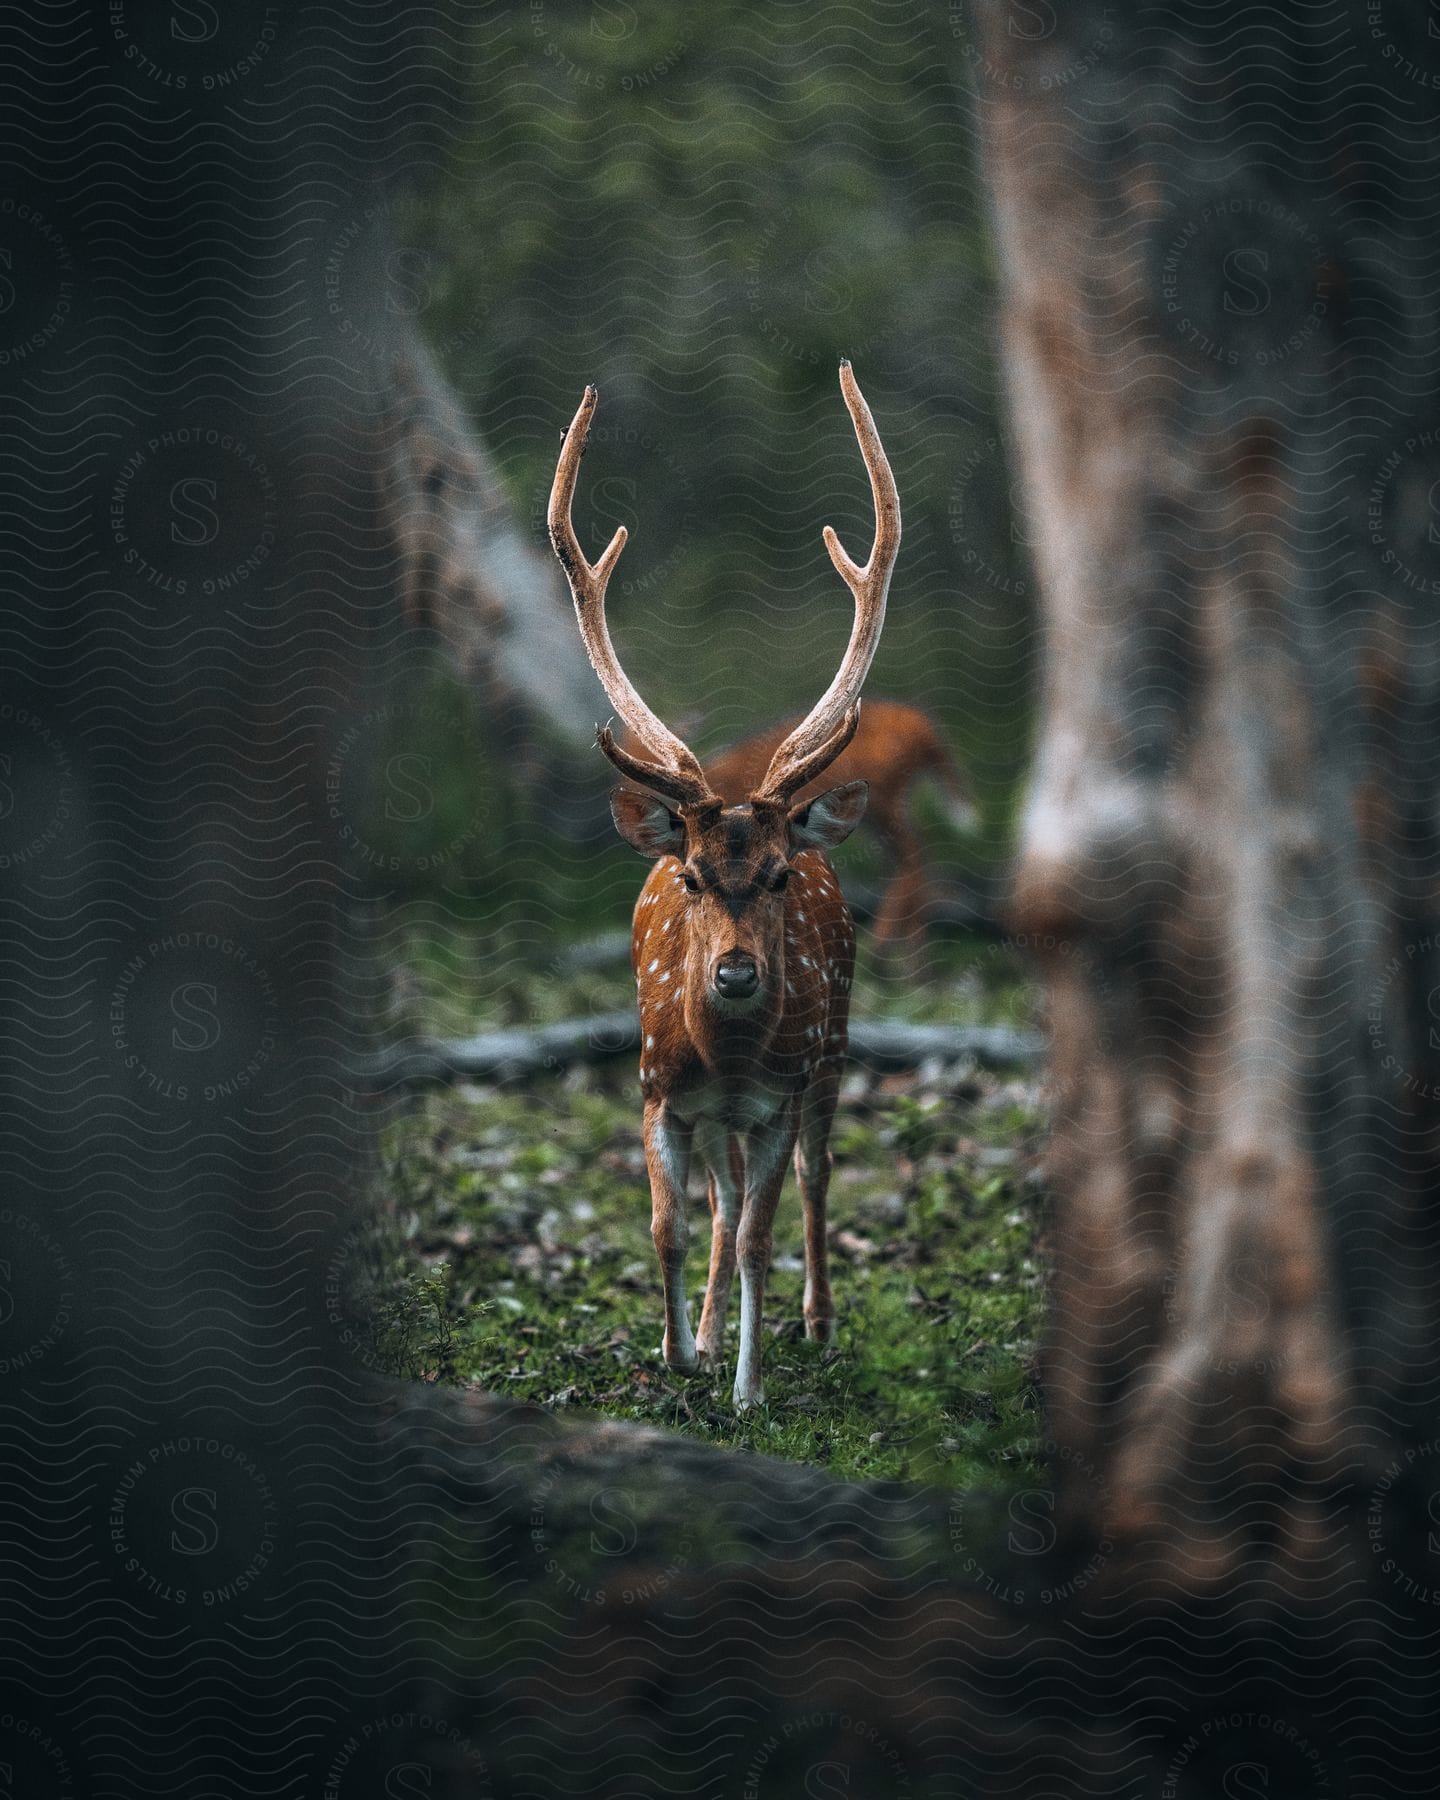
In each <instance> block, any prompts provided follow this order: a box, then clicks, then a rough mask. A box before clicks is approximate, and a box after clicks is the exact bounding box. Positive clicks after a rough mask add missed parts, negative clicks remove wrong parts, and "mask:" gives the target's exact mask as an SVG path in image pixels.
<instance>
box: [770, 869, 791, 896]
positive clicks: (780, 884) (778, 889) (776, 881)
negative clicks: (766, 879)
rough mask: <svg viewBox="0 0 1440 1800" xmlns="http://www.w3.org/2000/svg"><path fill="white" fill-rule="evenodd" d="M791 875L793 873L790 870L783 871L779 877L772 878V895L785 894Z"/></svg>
mask: <svg viewBox="0 0 1440 1800" xmlns="http://www.w3.org/2000/svg"><path fill="white" fill-rule="evenodd" d="M791 874H792V871H791V870H790V869H782V870H781V871H780V873H779V874H778V875H776V876H774V877H772V879H771V882H770V892H771V893H772V894H783V893H784V892H785V884H786V882H787V881H789V879H790V876H791Z"/></svg>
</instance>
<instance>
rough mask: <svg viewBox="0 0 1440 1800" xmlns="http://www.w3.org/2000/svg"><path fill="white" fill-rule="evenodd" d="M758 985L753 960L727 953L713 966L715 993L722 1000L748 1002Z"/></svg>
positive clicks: (734, 953) (742, 955) (738, 953)
mask: <svg viewBox="0 0 1440 1800" xmlns="http://www.w3.org/2000/svg"><path fill="white" fill-rule="evenodd" d="M759 985H760V971H759V969H758V968H757V967H756V966H755V958H754V957H753V956H746V955H744V954H743V952H741V951H738V950H731V951H728V952H727V953H726V954H725V955H724V956H722V957H721V958H720V960H719V962H717V963H716V965H715V992H716V993H717V994H718V995H719V996H720V998H721V999H722V1000H748V999H749V998H750V996H751V995H752V994H753V993H754V992H755V990H756V988H757V987H759Z"/></svg>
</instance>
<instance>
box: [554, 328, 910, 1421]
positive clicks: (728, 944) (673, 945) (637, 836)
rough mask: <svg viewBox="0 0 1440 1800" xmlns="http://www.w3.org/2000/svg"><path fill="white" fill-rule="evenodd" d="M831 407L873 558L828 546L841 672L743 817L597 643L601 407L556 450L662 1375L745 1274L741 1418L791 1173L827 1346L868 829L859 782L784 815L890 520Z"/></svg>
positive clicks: (869, 596)
mask: <svg viewBox="0 0 1440 1800" xmlns="http://www.w3.org/2000/svg"><path fill="white" fill-rule="evenodd" d="M840 387H841V391H842V393H843V394H844V397H845V404H846V406H847V407H848V408H849V411H850V417H851V419H852V421H853V422H854V426H855V435H856V437H857V438H858V439H859V442H860V451H861V454H862V455H863V457H864V459H865V466H866V468H867V470H868V471H869V475H870V488H871V492H872V494H873V496H874V501H875V543H874V547H873V549H872V550H871V552H870V559H869V561H868V562H867V563H866V564H865V566H864V568H857V567H856V565H855V564H854V563H853V562H851V560H850V558H849V557H848V556H847V555H846V554H845V551H844V550H843V549H842V548H841V545H840V540H839V539H838V538H837V537H836V535H835V532H834V531H833V529H832V528H831V527H830V526H828V525H827V526H826V527H825V534H824V535H825V545H826V548H827V549H828V550H829V552H830V558H831V561H832V562H833V563H834V564H835V567H836V569H837V570H838V571H839V573H840V575H841V577H842V578H843V579H844V581H845V583H846V585H847V586H848V587H849V588H850V591H851V593H852V594H853V595H854V599H855V624H854V628H853V630H852V631H851V634H850V642H849V645H848V647H847V649H846V651H845V656H844V659H843V660H842V662H841V664H840V669H839V672H838V673H837V674H836V676H835V679H834V680H833V681H832V682H831V683H830V686H829V687H828V688H827V689H826V690H825V693H824V694H823V695H822V696H821V698H820V700H819V701H818V702H817V703H816V705H815V707H814V709H813V710H812V711H811V712H810V713H809V715H808V716H807V717H806V718H805V719H804V720H802V721H801V723H800V724H799V725H797V726H796V727H795V729H794V730H793V731H791V732H790V733H789V735H788V736H787V737H786V738H785V739H784V740H783V742H781V743H780V744H779V745H778V746H777V747H776V748H775V750H774V753H773V755H772V756H771V757H770V759H769V762H768V764H767V766H766V768H765V770H764V774H763V776H762V778H761V779H760V780H759V781H758V782H757V783H756V785H755V786H754V787H753V788H751V789H750V791H749V792H748V793H747V795H746V797H745V799H744V800H743V801H740V802H737V803H734V804H727V802H726V801H725V800H724V799H722V798H721V796H720V795H719V794H718V793H717V792H716V790H715V788H714V787H713V786H712V785H711V783H710V782H709V781H708V780H707V779H706V776H705V773H704V771H703V769H702V768H701V767H700V764H699V762H698V761H697V760H696V758H695V756H694V754H693V753H692V752H691V750H690V749H689V748H688V747H687V746H686V745H685V744H684V743H682V742H681V740H680V739H679V738H678V737H676V736H675V734H674V733H673V732H671V731H670V730H669V729H668V728H667V727H666V726H665V725H663V724H662V723H661V722H660V720H659V719H658V718H656V716H655V714H654V713H653V712H651V710H650V708H649V707H648V706H647V705H646V704H645V702H644V701H643V700H642V699H641V698H640V696H639V694H638V693H637V692H636V691H635V688H634V687H633V686H632V685H631V682H630V679H629V677H628V676H627V675H626V674H625V671H624V670H623V669H622V668H621V666H620V663H619V659H618V658H617V657H616V655H615V651H614V648H613V646H612V645H611V642H610V634H609V631H608V629H607V627H606V624H605V588H606V584H607V582H608V581H609V579H610V575H611V573H612V571H613V570H614V567H615V564H616V562H617V561H618V560H619V556H620V552H621V551H622V550H623V549H624V548H625V542H626V536H627V533H626V531H625V527H624V526H623V525H622V526H621V527H620V528H619V529H618V530H617V531H616V533H615V535H614V537H613V538H611V540H610V543H609V545H608V546H607V548H606V550H605V553H604V555H602V556H601V558H600V560H599V562H598V563H596V564H595V565H594V566H593V567H592V566H591V565H590V563H588V562H587V561H586V560H585V557H584V555H583V553H582V552H581V549H580V545H579V543H578V541H577V539H576V537H575V528H574V526H573V524H572V523H571V517H570V514H571V506H572V502H573V499H574V494H575V483H576V479H577V476H578V474H579V469H580V458H581V456H582V455H583V454H584V451H585V441H586V438H587V436H588V434H589V429H590V421H591V419H592V418H593V416H594V413H595V406H596V401H597V399H598V396H597V394H596V392H595V389H594V388H593V387H591V388H587V389H586V390H585V398H584V399H583V400H582V401H581V402H580V408H579V411H578V412H577V413H576V414H575V418H574V420H573V421H572V423H571V426H570V429H569V431H568V432H567V433H566V434H565V441H564V444H563V446H562V448H561V451H560V461H559V464H558V466H557V468H556V471H555V483H554V486H553V488H552V489H551V493H550V510H549V528H550V541H551V543H552V544H553V545H554V546H555V554H556V555H557V556H558V557H559V558H560V561H561V563H562V565H563V566H564V569H565V573H566V575H567V576H568V578H569V581H570V591H571V593H572V595H573V596H574V600H575V612H576V616H577V618H578V619H579V621H580V634H581V636H582V638H583V639H584V643H585V648H586V650H587V651H588V653H589V656H590V660H591V662H592V663H593V664H594V665H595V672H596V674H597V675H599V677H600V681H601V684H602V685H603V687H604V689H605V692H606V694H607V695H608V696H609V698H610V703H611V705H612V706H613V707H614V708H615V711H616V712H617V713H618V714H619V716H620V718H621V719H622V720H623V721H624V723H625V724H626V725H627V726H628V727H629V730H630V732H631V733H632V734H633V738H634V740H635V741H636V742H637V743H638V744H639V745H641V746H642V753H636V752H634V751H631V750H627V749H623V748H622V747H621V746H620V745H619V744H617V743H616V742H615V739H614V737H613V736H612V735H611V732H610V730H609V728H608V727H606V728H605V729H603V730H601V731H599V732H598V734H597V742H598V744H599V746H600V749H601V750H602V751H603V752H604V753H605V755H606V756H607V757H609V759H610V761H611V762H612V763H613V764H614V765H615V767H616V768H617V769H618V770H619V771H620V773H621V774H622V775H624V776H626V777H627V778H628V779H629V780H631V781H633V782H637V783H638V784H639V785H640V787H642V788H644V789H646V790H648V791H646V792H643V793H637V792H636V791H635V790H634V789H632V788H625V787H622V788H617V789H616V790H615V792H614V794H613V795H612V796H611V803H610V804H611V811H612V813H613V815H614V819H615V825H616V828H617V829H618V831H619V832H620V835H621V836H622V837H623V838H624V839H625V840H626V842H627V843H629V844H632V845H633V846H634V847H635V849H637V850H638V851H640V853H641V854H642V855H643V856H648V857H652V858H654V860H655V867H654V869H653V870H652V871H651V872H650V875H649V877H648V878H647V880H646V882H645V885H644V887H643V888H642V889H641V893H640V898H639V900H638V902H637V903H636V907H635V924H634V931H633V935H632V941H631V953H632V956H633V959H634V965H635V980H636V985H637V987H638V990H639V1001H640V1032H641V1042H642V1049H641V1053H640V1058H641V1060H640V1089H641V1093H642V1094H643V1096H644V1102H645V1127H644V1129H645V1163H646V1168H647V1170H648V1171H649V1176H650V1194H651V1204H652V1218H651V1229H652V1235H653V1237H654V1240H655V1250H656V1254H657V1255H658V1256H659V1259H660V1272H661V1278H662V1280H663V1282H664V1288H665V1345H664V1348H665V1360H666V1362H667V1363H668V1364H669V1366H670V1367H671V1368H672V1369H683V1370H690V1369H694V1368H696V1367H698V1366H699V1364H700V1362H701V1361H702V1360H703V1361H704V1362H706V1363H707V1364H708V1365H709V1366H711V1367H716V1366H718V1365H719V1363H720V1361H721V1359H722V1356H723V1352H724V1338H725V1312H726V1306H727V1304H728V1301H729V1297H730V1286H731V1280H732V1277H733V1274H734V1270H735V1265H736V1262H737V1261H738V1263H739V1266H740V1353H739V1359H738V1362H737V1365H736V1371H735V1403H736V1405H737V1406H753V1405H756V1404H758V1403H759V1402H760V1401H762V1400H763V1399H764V1397H765V1391H764V1384H763V1378H762V1373H761V1344H760V1335H761V1325H762V1313H763V1307H764V1299H765V1278H766V1275H767V1273H768V1272H769V1267H770V1247H771V1233H772V1229H773V1225H774V1219H775V1209H776V1206H777V1204H778V1202H779V1199H780V1190H781V1187H782V1186H783V1185H784V1181H785V1166H786V1163H787V1162H788V1161H789V1159H790V1156H791V1154H792V1152H793V1153H794V1157H795V1172H796V1175H797V1177H798V1179H799V1183H800V1195H801V1199H802V1202H803V1205H804V1211H805V1299H804V1313H805V1330H806V1333H807V1335H808V1336H809V1337H812V1338H816V1339H819V1340H820V1341H821V1342H829V1340H830V1338H831V1337H832V1336H833V1333H834V1323H835V1321H834V1309H833V1305H832V1301H831V1297H830V1281H829V1275H828V1271H827V1257H826V1242H825V1197H826V1191H827V1189H828V1186H829V1181H830V1161H831V1158H830V1150H829V1138H830V1127H831V1123H832V1121H833V1120H834V1117H835V1104H836V1101H837V1099H838V1097H839V1090H840V1072H841V1068H842V1065H843V1063H844V1058H845V1050H846V1042H847V1024H848V1018H849V1005H850V984H851V980H852V977H853V973H854V965H855V928H854V925H853V923H852V921H851V918H850V912H849V909H848V908H847V907H846V905H845V901H844V899H843V897H842V896H841V893H840V885H839V882H838V881H837V879H836V876H835V871H834V869H833V868H832V867H831V866H830V863H829V861H828V859H827V858H826V855H825V852H826V850H828V849H831V848H833V846H834V845H836V844H840V843H843V842H844V841H845V839H846V838H847V837H848V836H849V835H850V833H851V832H852V831H853V830H854V829H855V826H856V825H857V824H858V823H859V820H860V815H861V813H862V812H863V811H864V809H865V797H866V790H865V784H864V782H862V781H850V782H846V783H845V784H844V785H842V786H839V787H833V788H830V789H829V790H828V791H826V792H825V793H822V794H818V795H816V797H815V798H814V799H811V800H807V801H802V802H800V803H798V804H797V803H796V800H795V796H796V795H797V794H798V793H799V792H800V790H801V789H802V788H804V787H806V786H807V784H809V783H810V782H813V781H814V780H815V778H816V777H817V776H818V775H819V774H820V772H821V771H822V770H823V769H826V768H828V767H829V766H830V765H831V764H832V763H833V762H834V761H835V759H836V758H837V757H838V756H839V755H840V753H841V751H842V750H844V748H845V746H846V745H847V744H848V743H849V742H850V741H851V739H852V738H853V737H854V735H855V731H856V727H857V725H858V723H859V718H860V700H859V694H860V686H861V683H862V682H863V681H864V679H865V675H866V672H867V671H868V669H869V667H870V663H871V660H872V658H873V657H874V655H875V646H876V644H877V643H878V642H879V638H880V628H881V626H882V625H883V624H884V622H885V596H886V592H887V590H888V588H889V585H890V573H891V570H892V569H893V568H894V566H895V556H896V552H897V551H898V549H899V547H900V503H899V498H898V496H897V494H896V492H895V479H894V476H893V475H892V474H891V472H890V465H889V463H888V462H887V461H886V459H885V452H884V450H883V449H882V448H881V445H880V439H879V436H878V435H877V433H876V430H875V421H874V420H873V419H872V418H871V416H870V409H869V407H868V406H867V405H866V404H865V401H864V398H863V396H862V395H861V393H860V389H859V388H858V387H857V386H856V383H855V377H854V375H853V374H852V373H851V370H850V365H849V363H848V362H842V363H841V365H840ZM692 1157H694V1158H695V1159H697V1160H698V1161H699V1162H700V1163H701V1164H702V1165H703V1166H704V1168H705V1169H706V1171H707V1173H708V1175H709V1180H710V1215H711V1243H710V1277H709V1281H708V1283H707V1285H706V1289H705V1304H704V1307H703V1309H702V1311H701V1314H700V1329H699V1333H698V1336H697V1335H696V1334H695V1333H694V1332H692V1330H691V1327H690V1314H689V1308H688V1306H687V1303H686V1297H685V1250H686V1243H687V1238H688V1235H689V1227H688V1220H687V1215H686V1200H685V1191H686V1183H687V1180H688V1177H689V1171H690V1163H691V1159H692Z"/></svg>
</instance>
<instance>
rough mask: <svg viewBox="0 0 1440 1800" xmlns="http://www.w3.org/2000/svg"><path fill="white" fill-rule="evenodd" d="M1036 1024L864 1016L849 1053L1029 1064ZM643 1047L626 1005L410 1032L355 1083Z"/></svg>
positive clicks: (878, 1060) (893, 1064) (1038, 1046)
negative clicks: (487, 1026)
mask: <svg viewBox="0 0 1440 1800" xmlns="http://www.w3.org/2000/svg"><path fill="white" fill-rule="evenodd" d="M1044 1042H1045V1040H1044V1037H1043V1036H1042V1034H1041V1033H1040V1032H1038V1031H1020V1030H1017V1029H1015V1028H1014V1027H1013V1026H1009V1025H912V1024H908V1023H906V1022H904V1021H903V1020H885V1019H876V1020H862V1021H857V1022H856V1023H854V1024H852V1025H851V1027H850V1058H851V1061H852V1062H855V1063H859V1064H861V1065H863V1066H864V1067H866V1068H869V1069H874V1070H876V1071H877V1072H888V1071H893V1070H901V1069H914V1068H918V1067H919V1066H920V1065H921V1064H922V1063H926V1062H941V1063H953V1062H959V1061H962V1060H964V1059H973V1060H974V1061H975V1062H976V1063H979V1064H980V1065H981V1066H983V1067H985V1068H1006V1067H1026V1066H1029V1065H1030V1064H1032V1063H1034V1062H1035V1061H1036V1060H1037V1059H1038V1058H1039V1056H1040V1054H1041V1052H1042V1050H1043V1049H1044ZM639 1048H640V1028H639V1024H638V1021H637V1019H636V1016H635V1014H634V1013H633V1012H631V1011H630V1010H629V1009H628V1008H626V1009H624V1010H617V1011H615V1012H605V1013H594V1014H592V1015H591V1016H590V1017H588V1018H584V1019H562V1020H560V1021H558V1022H557V1023H556V1024H553V1025H537V1026H533V1027H531V1028H529V1029H525V1028H520V1027H514V1028H511V1029H509V1030H506V1031H482V1032H480V1033H478V1034H477V1035H476V1036H474V1037H468V1038H411V1039H407V1040H405V1041H403V1042H400V1043H395V1044H390V1045H387V1046H386V1047H385V1048H384V1049H383V1050H381V1051H378V1052H377V1053H376V1054H375V1055H374V1056H373V1057H370V1058H368V1059H366V1061H365V1062H364V1063H363V1064H362V1065H361V1067H360V1070H359V1072H358V1075H357V1078H356V1083H355V1085H356V1087H357V1088H358V1089H360V1090H363V1091H369V1092H380V1091H384V1090H386V1089H389V1088H396V1087H411V1086H417V1085H419V1084H421V1083H424V1082H448V1081H461V1080H466V1079H471V1080H476V1079H478V1080H491V1081H496V1080H498V1081H516V1080H521V1079H525V1078H528V1077H531V1076H535V1075H545V1074H553V1073H556V1072H557V1071H559V1070H560V1069H565V1068H569V1067H570V1066H571V1065H572V1064H575V1063H599V1062H607V1061H609V1060H611V1059H612V1058H614V1057H617V1056H627V1055H631V1054H633V1053H634V1052H635V1051H637V1050H638V1049H639Z"/></svg>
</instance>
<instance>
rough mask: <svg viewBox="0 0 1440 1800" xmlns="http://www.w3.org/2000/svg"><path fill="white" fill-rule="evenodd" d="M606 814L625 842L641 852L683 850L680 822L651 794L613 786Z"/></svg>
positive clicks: (672, 853)
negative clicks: (608, 810) (607, 813)
mask: <svg viewBox="0 0 1440 1800" xmlns="http://www.w3.org/2000/svg"><path fill="white" fill-rule="evenodd" d="M610 817H611V818H612V819H613V820H614V821H615V829H616V830H617V831H618V832H619V833H620V835H621V837H622V838H624V840H625V842H626V843H627V844H629V845H630V846H631V847H632V848H633V849H635V850H638V851H639V852H640V854H641V855H642V856H683V855H684V854H685V826H684V824H683V823H682V821H681V820H680V818H679V817H678V816H677V815H676V814H675V813H673V812H671V810H670V808H669V807H668V806H667V805H666V804H665V802H664V801H663V800H657V799H656V798H655V796H654V795H653V794H641V793H638V792H637V791H636V790H635V789H634V788H623V787H621V788H616V789H615V791H614V792H613V793H612V794H611V796H610Z"/></svg>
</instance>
